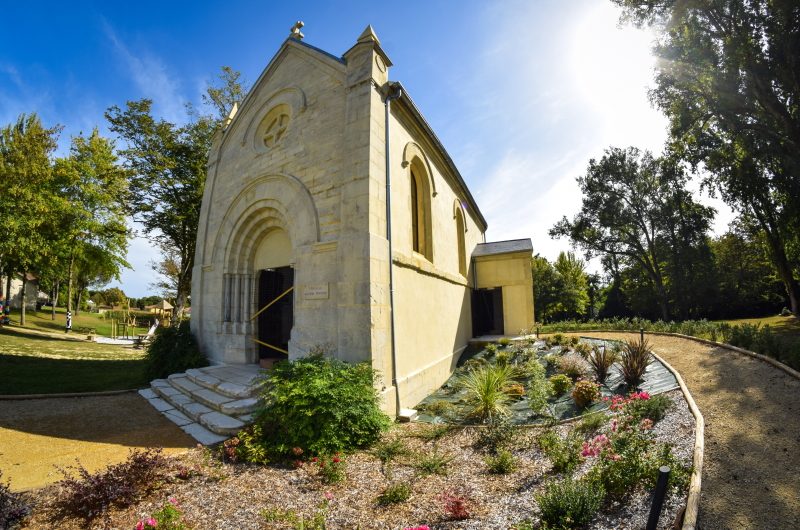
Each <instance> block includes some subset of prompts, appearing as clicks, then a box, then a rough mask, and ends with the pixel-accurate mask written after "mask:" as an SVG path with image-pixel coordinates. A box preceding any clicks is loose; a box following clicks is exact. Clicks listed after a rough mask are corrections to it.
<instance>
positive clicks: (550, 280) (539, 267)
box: [531, 254, 558, 322]
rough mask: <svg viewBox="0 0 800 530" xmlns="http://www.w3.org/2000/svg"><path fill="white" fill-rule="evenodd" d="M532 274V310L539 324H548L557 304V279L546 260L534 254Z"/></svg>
mask: <svg viewBox="0 0 800 530" xmlns="http://www.w3.org/2000/svg"><path fill="white" fill-rule="evenodd" d="M531 273H532V274H533V308H534V311H535V312H536V318H537V319H538V320H539V321H540V322H548V321H549V320H550V319H551V318H552V316H553V314H554V313H555V309H556V304H557V303H558V277H557V275H556V270H555V268H553V265H552V264H551V263H550V262H549V261H547V258H545V257H543V256H540V255H539V254H536V255H535V256H533V258H531Z"/></svg>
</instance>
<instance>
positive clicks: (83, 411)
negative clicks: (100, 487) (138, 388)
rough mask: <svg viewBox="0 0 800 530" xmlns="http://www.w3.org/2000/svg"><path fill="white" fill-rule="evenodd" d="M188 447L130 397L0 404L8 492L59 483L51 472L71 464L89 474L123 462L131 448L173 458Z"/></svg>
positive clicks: (188, 441)
mask: <svg viewBox="0 0 800 530" xmlns="http://www.w3.org/2000/svg"><path fill="white" fill-rule="evenodd" d="M194 444H195V442H194V439H192V438H191V437H189V436H188V435H187V434H186V433H184V432H183V431H182V430H180V429H179V428H178V427H176V426H175V424H174V423H172V422H171V421H169V420H168V419H166V418H165V417H164V416H162V415H161V414H160V413H159V412H158V411H156V410H155V409H154V408H153V407H152V406H151V405H150V404H149V403H148V402H147V401H146V400H145V399H144V398H142V397H141V396H140V395H139V394H137V393H136V392H128V393H125V394H117V395H111V396H89V397H75V398H45V399H27V400H8V401H0V471H2V473H3V479H2V480H3V481H4V482H5V481H10V483H11V489H12V490H14V491H19V490H26V489H31V488H40V487H42V486H44V485H46V484H52V483H53V482H56V481H58V480H61V478H62V476H61V473H60V472H59V471H58V470H57V467H62V468H63V467H69V466H73V465H75V460H76V459H80V461H81V464H83V465H84V466H85V467H86V468H87V469H88V470H90V471H92V472H94V471H96V470H98V469H103V468H104V467H106V466H108V465H109V464H113V463H117V462H121V461H123V460H125V459H126V458H127V457H128V453H129V451H130V450H131V449H142V448H145V447H163V448H164V452H165V453H176V452H184V451H187V450H189V449H191V448H193V447H194Z"/></svg>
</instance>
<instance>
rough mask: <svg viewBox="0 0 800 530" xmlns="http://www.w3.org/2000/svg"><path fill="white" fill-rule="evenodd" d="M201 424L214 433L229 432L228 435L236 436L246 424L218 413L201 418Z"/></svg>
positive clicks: (204, 415) (211, 413)
mask: <svg viewBox="0 0 800 530" xmlns="http://www.w3.org/2000/svg"><path fill="white" fill-rule="evenodd" d="M200 423H202V424H203V425H205V426H206V427H208V428H209V429H211V430H212V431H214V432H227V433H228V434H236V433H237V432H239V430H241V429H242V428H243V427H244V422H241V421H239V420H237V419H236V418H231V417H230V416H228V415H227V414H223V413H221V412H217V411H214V412H209V413H208V414H203V415H202V416H200Z"/></svg>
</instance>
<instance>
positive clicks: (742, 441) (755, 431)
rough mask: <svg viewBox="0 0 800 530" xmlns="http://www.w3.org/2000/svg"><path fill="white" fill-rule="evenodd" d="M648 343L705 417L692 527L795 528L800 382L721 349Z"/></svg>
mask: <svg viewBox="0 0 800 530" xmlns="http://www.w3.org/2000/svg"><path fill="white" fill-rule="evenodd" d="M591 336H593V337H599V338H622V337H625V336H626V335H625V334H621V333H591ZM627 336H628V337H630V338H637V337H638V334H627ZM648 340H649V341H650V342H651V343H652V344H653V347H654V350H655V352H656V353H658V354H659V355H660V356H661V357H662V358H664V360H666V361H667V362H668V363H670V364H671V365H672V367H673V368H675V369H676V370H678V372H680V374H681V376H683V379H684V381H685V382H686V385H687V386H688V387H689V391H690V392H691V393H692V396H693V397H694V400H695V402H696V403H697V406H698V407H699V408H700V412H701V413H702V414H703V417H704V418H705V428H706V430H705V463H704V466H703V489H702V499H701V501H700V515H699V519H698V528H700V529H705V530H711V529H717V528H719V529H737V530H738V529H743V530H744V529H751V528H752V529H756V528H758V529H770V530H783V529H787V530H788V529H797V528H800V475H798V470H800V450H798V448H800V400H798V397H799V396H800V381H799V380H797V379H795V378H793V377H791V376H789V375H788V374H786V373H785V372H783V371H781V370H778V369H777V368H775V367H773V366H772V365H770V364H767V363H765V362H762V361H759V360H757V359H753V358H752V357H749V356H746V355H743V354H740V353H736V352H734V351H731V350H728V349H725V348H717V347H713V346H707V345H705V344H701V343H698V342H695V341H690V340H685V339H680V338H677V337H666V336H648Z"/></svg>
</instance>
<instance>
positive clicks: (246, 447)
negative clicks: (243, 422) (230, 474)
mask: <svg viewBox="0 0 800 530" xmlns="http://www.w3.org/2000/svg"><path fill="white" fill-rule="evenodd" d="M233 440H236V442H235V443H232V441H233ZM224 447H225V449H226V456H228V457H230V456H231V455H230V454H228V452H227V449H228V447H233V450H234V458H231V460H233V461H239V460H241V461H243V462H249V463H251V464H260V465H266V464H269V449H268V448H267V446H266V445H265V444H264V435H263V433H262V432H261V426H259V425H258V424H255V425H251V426H249V427H247V428H246V429H244V430H241V431H239V433H238V434H237V435H236V437H234V438H231V440H228V441H226V442H225V445H224Z"/></svg>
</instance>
